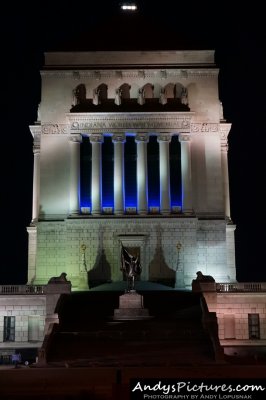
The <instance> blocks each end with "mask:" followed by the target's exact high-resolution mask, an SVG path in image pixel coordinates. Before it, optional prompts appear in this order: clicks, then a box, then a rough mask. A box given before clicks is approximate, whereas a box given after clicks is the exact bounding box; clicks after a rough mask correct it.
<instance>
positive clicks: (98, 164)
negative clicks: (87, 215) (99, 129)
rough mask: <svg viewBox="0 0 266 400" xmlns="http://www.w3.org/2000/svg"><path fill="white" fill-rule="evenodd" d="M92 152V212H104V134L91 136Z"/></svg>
mask: <svg viewBox="0 0 266 400" xmlns="http://www.w3.org/2000/svg"><path fill="white" fill-rule="evenodd" d="M90 142H91V145H92V152H91V213H92V214H94V215H95V214H96V215H97V214H101V212H102V142H103V135H102V134H98V133H97V134H92V135H91V136H90Z"/></svg>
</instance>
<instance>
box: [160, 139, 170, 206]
mask: <svg viewBox="0 0 266 400" xmlns="http://www.w3.org/2000/svg"><path fill="white" fill-rule="evenodd" d="M157 140H158V142H159V151H160V212H161V214H170V211H171V200H170V157H169V143H170V141H171V135H168V134H161V135H159V136H157Z"/></svg>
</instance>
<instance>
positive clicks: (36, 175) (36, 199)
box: [32, 135, 41, 223]
mask: <svg viewBox="0 0 266 400" xmlns="http://www.w3.org/2000/svg"><path fill="white" fill-rule="evenodd" d="M40 139H41V137H40V135H35V136H34V145H33V157H34V164H33V190H32V223H34V222H36V221H38V218H39V210H40Z"/></svg>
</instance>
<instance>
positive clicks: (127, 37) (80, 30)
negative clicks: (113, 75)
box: [0, 0, 266, 284]
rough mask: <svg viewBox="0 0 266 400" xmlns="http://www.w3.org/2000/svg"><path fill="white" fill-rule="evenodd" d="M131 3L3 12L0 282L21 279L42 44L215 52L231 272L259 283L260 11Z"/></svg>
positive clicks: (265, 150)
mask: <svg viewBox="0 0 266 400" xmlns="http://www.w3.org/2000/svg"><path fill="white" fill-rule="evenodd" d="M137 3H138V5H139V11H138V13H137V14H134V15H125V14H123V15H122V14H121V11H119V7H118V4H119V2H118V1H112V0H109V1H106V2H103V1H102V2H97V4H94V5H93V4H91V2H90V1H88V2H87V3H85V4H87V5H86V6H84V4H75V3H73V4H72V6H71V8H70V7H69V6H68V5H66V4H65V7H63V6H62V4H60V5H58V6H56V5H54V4H53V7H50V6H48V5H47V6H46V7H44V6H43V8H41V7H39V8H38V10H37V9H29V10H26V9H25V5H23V9H22V10H19V9H18V8H17V7H13V8H14V9H13V10H9V11H8V10H6V11H5V12H3V13H2V16H1V39H2V46H1V54H2V61H1V66H2V73H1V78H2V91H1V92H2V94H1V110H2V118H1V169H0V171H1V176H0V178H1V195H0V201H1V210H2V218H1V226H2V232H1V237H2V239H1V254H0V284H7V283H14V284H19V283H21V284H24V283H26V280H27V232H26V226H28V225H29V224H30V221H31V202H32V173H33V154H32V137H31V134H30V131H29V129H28V125H30V124H33V123H34V121H35V120H36V117H37V105H38V103H39V101H40V83H41V81H40V74H39V70H40V68H41V67H42V65H43V52H44V51H46V50H77V51H78V50H84V51H85V50H88V51H90V50H179V49H215V54H216V62H217V66H218V67H219V68H220V74H219V85H220V86H219V92H220V99H221V101H222V102H223V105H224V117H225V118H226V119H227V121H228V122H231V123H232V129H231V132H230V134H229V175H230V191H231V214H232V219H233V222H234V223H235V224H236V225H237V230H236V265H237V279H238V281H266V263H265V251H266V234H265V230H266V212H265V210H266V195H265V194H264V192H265V186H266V173H265V171H266V161H265V160H266V147H265V144H266V143H265V142H266V140H265V137H266V136H265V135H266V127H265V125H266V124H265V121H266V118H265V111H266V84H265V83H266V79H265V73H266V61H265V60H266V55H265V47H266V45H265V39H264V36H265V34H264V29H263V23H262V22H261V19H262V16H263V15H264V14H263V13H262V11H261V10H260V9H259V8H256V10H255V7H254V10H253V9H252V8H250V7H249V8H248V9H247V10H245V9H243V7H244V6H242V9H241V12H240V11H239V12H237V13H236V12H234V13H233V11H232V10H231V9H230V8H226V9H218V3H217V5H215V9H214V4H213V6H212V7H211V8H210V7H208V8H207V6H205V5H204V4H202V3H201V2H199V3H200V4H197V6H195V5H193V4H192V3H190V2H189V3H188V4H187V5H184V4H182V5H181V3H180V4H179V2H176V1H167V0H164V1H162V2H159V3H158V2H157V5H155V4H154V2H153V1H147V0H146V1H145V2H144V1H143V2H140V1H138V2H137ZM144 3H145V4H144ZM57 4H58V3H57ZM12 5H13V3H12ZM173 5H175V8H173ZM11 7H12V6H10V8H11Z"/></svg>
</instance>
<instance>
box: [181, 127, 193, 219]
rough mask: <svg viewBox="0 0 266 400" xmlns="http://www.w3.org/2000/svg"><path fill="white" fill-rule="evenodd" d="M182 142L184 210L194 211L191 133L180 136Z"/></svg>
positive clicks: (186, 211) (185, 211) (184, 211)
mask: <svg viewBox="0 0 266 400" xmlns="http://www.w3.org/2000/svg"><path fill="white" fill-rule="evenodd" d="M178 139H179V141H180V144H181V179H182V212H183V213H188V214H190V213H192V211H193V209H192V182H191V150H190V135H189V134H184V133H181V134H180V135H179V136H178Z"/></svg>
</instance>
